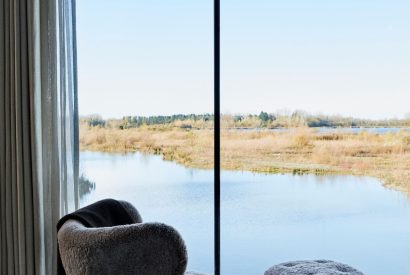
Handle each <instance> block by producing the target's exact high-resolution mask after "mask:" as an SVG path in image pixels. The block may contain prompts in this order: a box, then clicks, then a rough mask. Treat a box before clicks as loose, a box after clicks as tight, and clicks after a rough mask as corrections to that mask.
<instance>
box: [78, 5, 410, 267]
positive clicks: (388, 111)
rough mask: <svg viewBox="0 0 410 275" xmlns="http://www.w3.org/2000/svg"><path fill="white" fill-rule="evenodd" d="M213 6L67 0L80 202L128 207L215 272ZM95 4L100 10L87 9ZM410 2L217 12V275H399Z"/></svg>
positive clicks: (404, 235) (408, 213) (405, 242)
mask: <svg viewBox="0 0 410 275" xmlns="http://www.w3.org/2000/svg"><path fill="white" fill-rule="evenodd" d="M213 4H214V3H213V1H188V0H184V1H182V0H181V1H148V2H147V1H125V0H124V1H119V2H114V1H79V2H78V10H77V17H78V52H79V53H78V54H79V89H80V92H79V95H80V114H81V115H82V116H81V149H82V152H81V172H82V176H81V193H82V198H81V203H82V205H86V204H88V203H91V202H93V201H96V200H98V199H102V198H106V197H113V198H117V199H124V200H128V201H130V202H131V203H133V204H134V205H135V206H136V207H137V208H138V209H139V210H140V212H141V214H142V216H143V218H144V220H145V221H160V222H165V223H167V224H170V225H172V226H174V227H175V228H176V229H177V230H178V231H179V232H180V233H181V235H182V237H183V238H184V240H185V241H186V243H187V247H188V270H192V271H196V272H204V273H208V274H211V273H213V270H214V266H213V259H214V255H213V253H214V250H213V246H214V242H213V241H214V240H213V233H214V231H213V214H214V212H213V198H214V197H213V192H214V189H213V184H212V182H213V170H212V168H213V150H212V145H213V143H212V141H213V138H214V136H213V119H214V116H213V88H214V87H213V77H214V76H213V67H212V65H213V64H212V63H213V43H212V42H213V41H212V39H213V35H212V24H213V22H212V12H213V9H212V7H213ZM96 7H98V8H96ZM409 11H410V6H409V4H407V3H406V2H405V1H400V0H395V1H387V0H381V1H367V0H363V1H339V2H335V1H332V2H325V1H318V0H312V1H296V0H295V1H293V0H292V1H264V0H256V1H242V0H241V1H228V0H226V1H222V16H221V18H222V28H221V30H222V33H221V39H222V51H221V70H222V71H221V72H222V73H221V99H222V101H221V102H222V104H221V112H222V118H221V127H222V134H221V152H220V153H221V158H222V170H223V172H222V185H221V188H222V193H221V214H222V216H221V244H222V246H221V264H222V272H221V273H222V274H262V273H263V272H264V271H265V270H267V269H268V268H269V267H270V266H272V265H274V264H278V263H280V262H285V261H292V260H314V259H330V260H335V261H340V262H344V263H346V264H349V265H352V266H353V267H355V268H357V269H359V270H361V271H363V272H365V273H366V274H367V273H369V274H408V273H409V272H410V265H409V264H408V262H409V259H410V258H408V256H407V254H406V251H407V250H408V249H409V248H410V245H409V243H410V237H409V236H410V234H409V233H410V222H409V220H410V219H409V217H410V201H409V199H408V194H409V190H410V188H409V186H408V182H409V181H410V174H409V171H410V131H409V129H410V116H409V112H410V108H409V106H410V105H409V104H408V102H409V101H410V92H409V89H410V81H409V79H410V78H408V75H409V72H410V67H409V64H410V63H409V61H410V60H409V59H410V50H409V49H410V47H409V46H410V45H409V43H410V36H409V35H408V31H407V30H408V29H409V27H410V20H409V19H408V16H407V15H408V12H409Z"/></svg>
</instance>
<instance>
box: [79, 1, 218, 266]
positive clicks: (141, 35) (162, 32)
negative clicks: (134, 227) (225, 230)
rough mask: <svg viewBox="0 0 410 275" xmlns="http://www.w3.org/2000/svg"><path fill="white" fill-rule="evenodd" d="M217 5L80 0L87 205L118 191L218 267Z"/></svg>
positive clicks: (194, 261)
mask: <svg viewBox="0 0 410 275" xmlns="http://www.w3.org/2000/svg"><path fill="white" fill-rule="evenodd" d="M212 4H213V3H212V2H211V1H188V0H187V1H180V0H177V1H128V0H122V1H106V0H104V1H77V18H78V22H77V26H78V63H79V109H80V116H81V117H80V120H81V125H80V136H81V137H80V143H81V163H80V166H81V174H82V176H81V205H87V204H89V203H92V202H94V201H97V200H99V199H103V198H107V197H112V198H115V199H121V200H126V201H129V202H131V203H132V204H133V205H134V206H135V207H136V208H137V209H138V210H139V211H140V213H141V215H142V217H143V220H144V221H157V222H163V223H166V224H169V225H171V226H173V227H174V228H175V229H177V230H178V231H179V232H180V234H181V235H182V237H183V239H184V241H185V243H186V245H187V249H188V254H189V261H188V270H193V271H196V272H205V273H212V272H213V210H212V209H213V208H212V207H213V203H212V199H213V195H212V191H213V185H212V181H213V174H212V170H211V168H212V166H213V159H212V146H213V142H212V140H213V129H212V127H213V116H212V112H213V81H212V80H213V73H212V72H213V67H212V64H213V63H212V56H213V44H212V38H213V35H212Z"/></svg>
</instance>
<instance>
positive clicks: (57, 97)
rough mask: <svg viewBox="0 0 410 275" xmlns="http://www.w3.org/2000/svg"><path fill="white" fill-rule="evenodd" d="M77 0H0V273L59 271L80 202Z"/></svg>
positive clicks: (47, 272)
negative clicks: (64, 234)
mask: <svg viewBox="0 0 410 275" xmlns="http://www.w3.org/2000/svg"><path fill="white" fill-rule="evenodd" d="M75 45H76V37H75V0H0V183H1V185H0V217H1V224H0V247H1V250H0V274H55V273H56V249H57V244H56V223H57V221H58V219H59V218H60V217H61V216H62V215H64V214H65V213H67V212H71V211H73V210H75V209H76V208H77V207H78V162H79V158H78V151H79V150H78V108H77V77H76V51H75Z"/></svg>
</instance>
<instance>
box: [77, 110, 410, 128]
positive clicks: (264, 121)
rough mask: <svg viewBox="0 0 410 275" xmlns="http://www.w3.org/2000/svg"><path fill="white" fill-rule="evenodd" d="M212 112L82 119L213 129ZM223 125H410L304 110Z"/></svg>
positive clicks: (225, 119) (228, 119)
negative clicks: (313, 113)
mask: <svg viewBox="0 0 410 275" xmlns="http://www.w3.org/2000/svg"><path fill="white" fill-rule="evenodd" d="M213 120H214V116H213V115H212V114H175V115H169V116H164V115H159V116H124V117H123V118H121V119H108V120H105V119H103V118H102V117H101V116H100V115H90V116H86V117H82V118H81V123H82V124H86V125H88V126H89V127H102V128H119V129H128V128H138V127H141V126H155V125H168V126H175V127H180V128H212V124H213ZM221 125H222V127H224V128H291V127H301V126H305V127H334V128H337V127H348V128H350V127H410V118H406V119H381V120H372V119H359V118H353V117H343V116H336V115H333V116H328V115H312V114H309V113H307V112H304V111H294V112H276V113H268V112H264V111H262V112H260V113H259V114H237V115H229V114H224V115H222V116H221Z"/></svg>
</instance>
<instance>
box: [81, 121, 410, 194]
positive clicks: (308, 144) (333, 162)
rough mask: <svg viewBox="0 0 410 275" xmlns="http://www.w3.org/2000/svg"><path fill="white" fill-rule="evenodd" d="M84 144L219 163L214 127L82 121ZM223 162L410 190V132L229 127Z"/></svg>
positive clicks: (197, 164) (204, 165)
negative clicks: (363, 179) (125, 125)
mask: <svg viewBox="0 0 410 275" xmlns="http://www.w3.org/2000/svg"><path fill="white" fill-rule="evenodd" d="M80 144H81V150H91V151H107V152H135V151H139V152H146V153H153V154H160V155H162V156H163V158H164V159H165V160H171V161H176V162H178V163H180V164H183V165H185V166H189V167H196V168H212V166H213V131H212V130H209V129H201V130H184V129H180V128H178V127H166V126H163V127H162V126H156V127H140V128H132V129H126V130H119V129H106V128H99V127H87V126H85V125H82V126H81V130H80ZM221 161H222V168H223V169H227V170H247V171H255V172H266V173H296V174H301V173H311V174H351V175H362V176H371V177H376V178H378V179H380V180H382V181H383V182H384V184H385V185H386V186H388V187H392V188H395V189H398V190H401V191H405V192H406V193H408V194H410V133H409V132H407V131H400V132H398V133H386V134H373V133H368V132H361V133H359V134H350V133H317V132H315V131H314V130H312V129H309V128H295V129H291V130H289V131H287V132H272V131H268V130H253V131H237V130H224V131H223V132H222V135H221Z"/></svg>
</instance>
